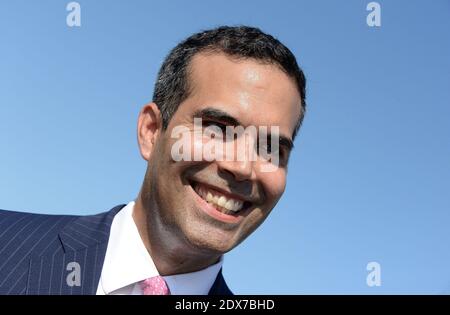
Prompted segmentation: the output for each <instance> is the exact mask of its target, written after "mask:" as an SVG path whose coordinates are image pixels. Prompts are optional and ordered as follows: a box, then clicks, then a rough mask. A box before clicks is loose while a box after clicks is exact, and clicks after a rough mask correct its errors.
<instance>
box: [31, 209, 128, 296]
mask: <svg viewBox="0 0 450 315" xmlns="http://www.w3.org/2000/svg"><path fill="white" fill-rule="evenodd" d="M123 207H124V205H120V206H117V207H115V208H113V209H111V210H110V211H109V212H107V213H102V214H99V215H94V216H83V217H78V218H75V219H74V220H73V221H71V222H70V223H69V224H67V225H66V226H65V227H64V228H63V229H62V231H61V232H60V234H59V238H58V239H57V240H55V241H54V242H53V243H51V244H49V246H48V250H47V251H46V253H45V254H44V255H41V256H39V257H33V258H32V259H31V262H30V272H29V278H28V286H27V294H52V295H53V294H62V295H67V294H95V293H96V291H97V285H98V281H99V279H100V275H101V271H102V267H103V261H104V258H105V254H106V248H107V245H108V239H109V232H110V228H111V223H112V220H113V218H114V216H115V215H116V214H117V212H119V211H120V209H122V208H123Z"/></svg>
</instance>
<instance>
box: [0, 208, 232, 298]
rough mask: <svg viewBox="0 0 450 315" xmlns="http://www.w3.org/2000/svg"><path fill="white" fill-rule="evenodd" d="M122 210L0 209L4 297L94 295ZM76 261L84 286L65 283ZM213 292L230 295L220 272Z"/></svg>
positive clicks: (0, 291) (0, 268)
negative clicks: (86, 213)
mask: <svg viewBox="0 0 450 315" xmlns="http://www.w3.org/2000/svg"><path fill="white" fill-rule="evenodd" d="M124 206H125V205H119V206H117V207H114V208H113V209H111V210H110V211H108V212H105V213H101V214H98V215H91V216H69V215H43V214H32V213H21V212H14V211H4V210H0V294H95V293H96V291H97V286H98V282H99V279H100V274H101V271H102V267H103V261H104V259H105V254H106V248H107V245H108V239H109V232H110V227H111V223H112V220H113V218H114V216H115V215H116V213H117V212H119V210H120V209H122V208H123V207H124ZM73 262H75V263H76V264H78V266H79V269H78V270H79V276H80V278H79V279H81V281H80V283H76V282H75V283H74V282H73V281H69V282H68V281H67V278H68V277H69V278H70V279H71V275H73V271H74V270H75V271H76V270H77V269H73V265H74V264H70V263H73ZM77 272H78V271H77ZM209 294H210V295H229V294H232V293H231V291H230V290H229V289H228V287H227V285H226V283H225V280H224V279H223V276H222V270H220V272H219V274H218V275H217V278H216V280H215V282H214V284H213V286H212V288H211V290H210V292H209Z"/></svg>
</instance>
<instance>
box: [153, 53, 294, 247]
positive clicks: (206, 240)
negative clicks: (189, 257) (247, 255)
mask: <svg viewBox="0 0 450 315" xmlns="http://www.w3.org/2000/svg"><path fill="white" fill-rule="evenodd" d="M190 70H191V71H190V74H189V82H190V83H191V88H192V89H191V90H192V91H191V93H190V95H189V97H188V98H187V99H186V100H185V101H184V102H183V103H181V104H180V106H179V108H178V109H177V111H176V112H175V114H174V115H173V117H172V118H171V120H170V123H169V125H168V127H167V129H166V130H165V131H163V132H162V133H161V134H160V135H159V136H158V139H157V141H156V143H155V146H154V148H153V151H152V153H151V157H150V159H149V164H148V165H149V166H148V167H149V169H148V172H147V176H146V180H145V182H144V185H151V187H152V188H151V189H150V190H151V191H152V193H151V198H153V200H154V202H153V204H154V206H155V207H156V208H157V209H155V211H154V212H153V214H154V215H156V216H157V218H156V220H153V221H154V222H158V225H159V228H162V229H164V230H165V231H166V232H167V231H170V233H171V234H173V235H177V236H178V237H179V238H181V239H183V240H184V241H187V243H188V244H189V246H190V247H191V248H194V249H196V250H199V251H202V252H212V253H225V252H227V251H229V250H231V249H232V248H233V247H235V246H236V245H238V244H239V243H240V242H241V241H243V240H244V239H245V238H246V237H247V236H248V235H249V234H251V233H252V232H253V231H254V230H255V229H256V228H257V227H258V226H259V225H260V224H261V223H262V222H263V221H264V220H265V219H266V217H267V216H268V215H269V213H270V211H271V210H272V209H273V207H274V206H275V204H276V203H277V202H278V200H279V199H280V197H281V195H282V194H283V192H284V189H285V185H286V172H287V169H286V166H287V159H288V157H289V153H290V148H289V147H288V146H285V145H284V142H282V143H280V147H279V148H280V149H279V150H280V153H279V154H280V155H279V156H280V162H279V166H278V167H275V168H273V169H272V170H271V171H269V172H267V171H263V166H264V164H267V163H270V162H268V161H265V160H262V159H260V158H257V159H256V160H255V159H253V160H251V159H250V158H248V159H244V160H242V159H241V160H236V159H233V160H229V159H228V160H222V161H217V160H214V161H206V160H201V161H194V159H193V158H192V161H175V160H174V159H173V157H172V154H171V151H172V148H173V145H174V143H175V142H176V141H177V140H178V139H176V138H174V137H172V131H173V129H174V128H176V127H180V126H183V127H184V128H185V129H186V130H189V131H191V132H192V134H193V132H194V129H195V126H194V118H201V119H202V122H203V127H202V128H207V127H208V126H218V127H219V128H221V129H224V128H225V127H224V126H226V125H230V124H236V123H239V124H240V125H242V126H243V127H244V128H247V127H248V126H255V127H256V128H257V129H258V130H259V127H261V126H266V127H267V130H268V131H269V132H270V130H271V128H272V127H278V128H279V135H280V137H284V140H287V141H285V142H289V141H290V140H292V134H293V131H294V128H295V126H296V123H297V120H298V118H299V116H300V101H301V100H300V95H299V93H298V91H297V88H296V85H295V83H294V81H293V80H292V79H290V78H289V77H288V76H287V75H286V74H285V73H284V72H283V71H281V70H280V69H279V68H278V67H276V66H274V65H267V64H262V63H259V62H257V61H255V60H251V59H249V60H235V59H232V58H230V57H229V56H226V55H224V54H212V53H211V54H197V55H195V56H194V58H193V59H192V61H191V64H190ZM197 128H198V127H197ZM241 138H242V137H241ZM241 140H242V139H239V138H236V139H233V140H232V142H235V143H234V144H235V145H236V146H235V147H237V146H238V143H239V141H241ZM205 141H207V140H205V139H204V137H203V138H201V142H202V143H204V142H205ZM240 144H242V143H240ZM197 145H198V143H196V142H195V141H193V143H192V147H191V149H192V150H194V147H196V146H197ZM191 156H192V157H193V156H194V153H193V152H192V155H191ZM227 203H228V204H227ZM219 204H221V205H222V206H219ZM227 208H228V209H227ZM230 208H231V209H233V210H234V211H231V210H230ZM239 209H240V210H239ZM236 210H238V211H236Z"/></svg>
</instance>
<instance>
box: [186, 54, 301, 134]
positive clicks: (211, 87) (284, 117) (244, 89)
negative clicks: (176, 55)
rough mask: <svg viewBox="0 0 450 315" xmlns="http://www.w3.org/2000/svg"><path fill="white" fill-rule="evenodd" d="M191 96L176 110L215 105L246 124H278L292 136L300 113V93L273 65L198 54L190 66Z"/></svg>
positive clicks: (284, 131)
mask: <svg viewBox="0 0 450 315" xmlns="http://www.w3.org/2000/svg"><path fill="white" fill-rule="evenodd" d="M188 80H189V85H190V89H191V93H190V96H189V97H188V99H187V100H186V101H185V102H183V104H182V106H180V108H179V110H182V111H184V112H189V111H191V112H195V111H198V110H199V109H201V108H202V107H216V108H218V109H221V110H222V111H225V112H227V113H229V114H230V115H231V116H234V117H236V118H238V119H239V121H240V122H242V123H243V124H245V125H255V126H279V127H280V131H281V132H283V133H285V134H289V135H292V132H293V130H294V128H295V125H296V123H297V120H298V117H299V116H300V102H301V100H300V95H299V92H298V90H297V87H296V85H295V82H294V80H293V79H291V78H290V77H288V75H286V74H285V73H284V72H283V71H282V70H281V69H279V68H278V67H277V66H275V65H272V64H263V63H261V62H258V61H256V60H253V59H236V58H233V57H230V56H227V55H225V54H221V53H200V54H197V55H195V56H194V57H193V59H192V60H191V63H190V67H189V78H188Z"/></svg>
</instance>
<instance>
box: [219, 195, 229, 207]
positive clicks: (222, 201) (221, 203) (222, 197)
mask: <svg viewBox="0 0 450 315" xmlns="http://www.w3.org/2000/svg"><path fill="white" fill-rule="evenodd" d="M226 203H227V198H225V197H224V196H220V198H219V200H218V201H217V204H218V205H219V206H221V207H223V206H225V204H226Z"/></svg>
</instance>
